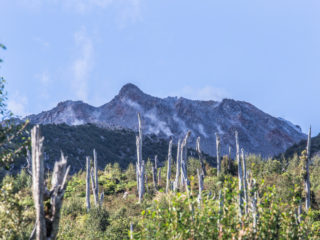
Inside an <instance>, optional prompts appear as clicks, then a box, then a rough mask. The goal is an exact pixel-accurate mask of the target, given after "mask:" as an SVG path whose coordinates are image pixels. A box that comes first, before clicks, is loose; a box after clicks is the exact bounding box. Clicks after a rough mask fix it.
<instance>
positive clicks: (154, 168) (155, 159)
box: [152, 155, 158, 190]
mask: <svg viewBox="0 0 320 240" xmlns="http://www.w3.org/2000/svg"><path fill="white" fill-rule="evenodd" d="M157 171H158V156H157V155H156V156H155V157H154V166H152V181H153V186H154V188H155V190H158V185H157V180H158V179H157Z"/></svg>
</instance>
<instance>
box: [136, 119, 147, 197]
mask: <svg viewBox="0 0 320 240" xmlns="http://www.w3.org/2000/svg"><path fill="white" fill-rule="evenodd" d="M138 129H139V135H138V136H137V137H136V145H137V185H138V195H139V203H141V201H142V198H143V195H144V192H145V185H144V182H145V180H144V177H145V174H144V172H145V163H144V161H143V160H142V127H141V118H140V114H139V113H138Z"/></svg>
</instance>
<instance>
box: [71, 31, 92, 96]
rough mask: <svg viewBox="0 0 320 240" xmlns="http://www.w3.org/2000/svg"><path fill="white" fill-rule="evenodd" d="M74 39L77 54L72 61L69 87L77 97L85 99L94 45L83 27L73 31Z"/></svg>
mask: <svg viewBox="0 0 320 240" xmlns="http://www.w3.org/2000/svg"><path fill="white" fill-rule="evenodd" d="M74 41H75V45H76V48H77V52H78V53H79V55H78V56H77V57H76V59H75V60H74V61H73V63H72V73H73V79H72V81H71V87H72V89H73V90H74V92H75V95H76V97H77V98H78V99H81V100H84V101H86V100H87V98H88V81H89V74H90V72H91V70H92V68H93V55H94V47H93V43H92V40H91V39H90V37H89V36H88V35H87V32H86V29H85V28H82V29H81V30H80V31H78V32H76V33H75V35H74Z"/></svg>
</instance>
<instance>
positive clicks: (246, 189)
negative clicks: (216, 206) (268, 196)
mask: <svg viewBox="0 0 320 240" xmlns="http://www.w3.org/2000/svg"><path fill="white" fill-rule="evenodd" d="M241 158H242V165H243V190H244V200H245V203H246V205H245V213H246V215H247V214H248V204H249V202H248V186H247V164H246V159H245V156H244V150H243V148H241Z"/></svg>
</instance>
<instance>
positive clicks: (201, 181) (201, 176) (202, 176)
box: [197, 169, 204, 205]
mask: <svg viewBox="0 0 320 240" xmlns="http://www.w3.org/2000/svg"><path fill="white" fill-rule="evenodd" d="M197 175H198V180H199V194H198V203H199V205H201V200H202V191H203V179H204V175H203V173H202V172H201V173H200V171H199V169H197Z"/></svg>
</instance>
